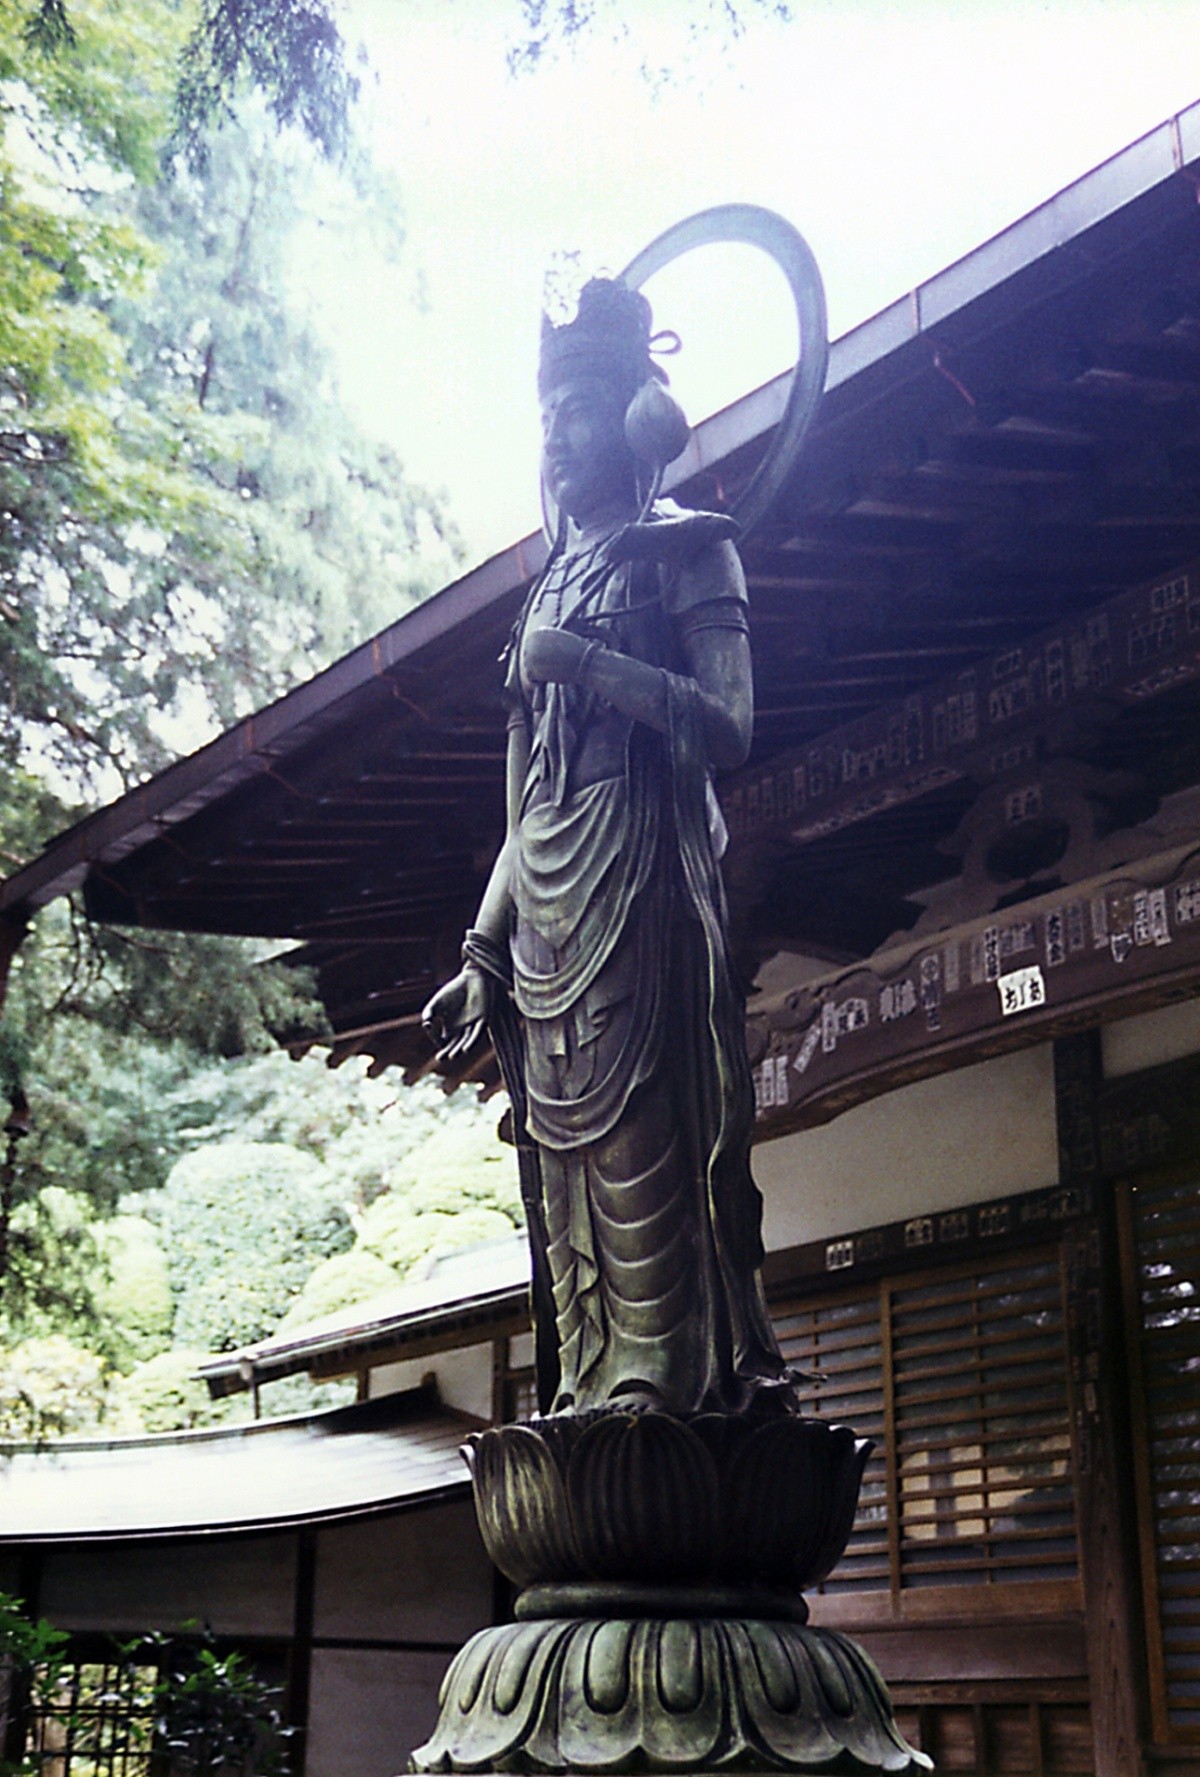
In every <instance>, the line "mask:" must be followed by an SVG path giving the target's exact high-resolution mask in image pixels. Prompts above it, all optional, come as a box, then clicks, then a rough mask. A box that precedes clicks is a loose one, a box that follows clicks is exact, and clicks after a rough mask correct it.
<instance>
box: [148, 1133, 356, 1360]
mask: <svg viewBox="0 0 1200 1777" xmlns="http://www.w3.org/2000/svg"><path fill="white" fill-rule="evenodd" d="M331 1186H332V1181H331V1180H330V1178H329V1176H328V1174H327V1172H326V1171H325V1168H324V1167H323V1166H322V1165H321V1163H320V1161H319V1160H316V1159H315V1158H313V1156H311V1155H309V1154H302V1153H301V1152H300V1151H299V1149H297V1148H292V1147H288V1146H287V1145H286V1144H285V1143H283V1142H220V1143H215V1144H213V1145H212V1146H209V1147H203V1148H197V1149H196V1150H195V1152H193V1153H191V1154H188V1155H186V1156H185V1157H184V1159H182V1160H179V1161H177V1162H176V1164H175V1166H174V1167H173V1168H172V1170H171V1175H170V1177H169V1178H168V1180H167V1183H166V1188H165V1190H164V1192H163V1199H162V1206H161V1224H162V1229H163V1237H164V1242H165V1244H166V1248H167V1254H168V1262H169V1267H170V1282H171V1293H172V1296H173V1297H174V1300H175V1323H174V1324H175V1337H176V1339H177V1341H178V1342H179V1343H180V1344H181V1345H187V1346H195V1347H198V1348H199V1349H201V1350H204V1351H227V1350H229V1349H231V1348H232V1347H233V1346H236V1345H246V1344H249V1343H251V1342H252V1341H253V1340H255V1339H261V1338H262V1337H263V1335H264V1334H266V1333H268V1332H270V1331H271V1329H272V1328H273V1327H274V1326H275V1325H276V1324H277V1323H278V1321H279V1320H280V1319H281V1317H282V1316H283V1315H284V1314H285V1313H286V1312H287V1309H288V1307H289V1305H290V1303H291V1301H292V1298H293V1297H294V1296H296V1295H297V1294H298V1293H299V1291H300V1289H301V1287H302V1285H303V1283H304V1280H305V1278H306V1277H307V1276H308V1274H309V1272H310V1271H311V1270H312V1268H313V1266H314V1264H316V1262H317V1261H318V1260H319V1259H323V1258H328V1257H329V1256H330V1255H331V1254H333V1253H336V1252H339V1251H344V1250H345V1248H346V1247H348V1246H349V1245H350V1243H351V1240H352V1239H353V1233H352V1230H351V1228H350V1222H349V1218H348V1216H347V1214H346V1212H345V1210H344V1209H343V1208H342V1207H341V1205H340V1204H338V1203H337V1202H336V1201H335V1200H334V1196H333V1191H332V1188H331Z"/></svg>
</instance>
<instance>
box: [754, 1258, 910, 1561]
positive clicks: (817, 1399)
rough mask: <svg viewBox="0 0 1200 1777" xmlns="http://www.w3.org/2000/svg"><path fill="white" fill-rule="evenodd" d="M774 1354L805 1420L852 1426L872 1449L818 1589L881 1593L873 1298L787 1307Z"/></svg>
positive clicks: (878, 1339)
mask: <svg viewBox="0 0 1200 1777" xmlns="http://www.w3.org/2000/svg"><path fill="white" fill-rule="evenodd" d="M775 1331H776V1333H777V1334H778V1336H779V1343H780V1347H781V1349H782V1351H783V1354H784V1356H785V1357H786V1358H787V1361H788V1363H789V1364H791V1365H792V1366H793V1367H794V1368H795V1369H796V1370H797V1371H800V1372H802V1373H803V1374H804V1375H806V1376H807V1377H808V1378H809V1380H808V1381H806V1382H802V1383H801V1402H802V1405H803V1407H804V1411H805V1412H806V1413H819V1414H820V1415H821V1417H822V1418H823V1419H830V1420H834V1421H835V1422H837V1423H838V1424H841V1425H851V1426H853V1427H854V1430H855V1431H856V1432H857V1433H858V1435H859V1436H860V1437H863V1438H874V1440H875V1449H874V1450H873V1451H872V1453H871V1458H870V1461H869V1462H868V1463H867V1468H866V1473H865V1474H864V1475H863V1483H862V1491H861V1492H860V1494H859V1497H858V1516H857V1518H856V1519H855V1520H854V1530H853V1532H852V1533H851V1537H850V1542H849V1546H848V1547H847V1550H846V1553H845V1555H844V1556H843V1557H842V1560H841V1562H840V1564H839V1566H838V1569H837V1572H836V1574H835V1575H834V1576H833V1577H832V1578H831V1579H830V1580H829V1581H827V1582H826V1585H825V1587H823V1588H822V1590H830V1591H840V1592H849V1591H871V1592H876V1591H879V1590H880V1589H881V1588H882V1589H883V1590H885V1591H886V1590H887V1587H888V1584H889V1579H890V1564H889V1557H888V1528H887V1518H888V1509H887V1462H886V1457H885V1454H884V1396H883V1385H884V1364H883V1332H882V1326H881V1322H880V1303H879V1292H878V1290H873V1291H871V1292H869V1293H866V1294H864V1293H861V1292H857V1293H854V1294H850V1295H847V1296H844V1297H842V1298H840V1299H837V1298H835V1299H833V1300H830V1299H827V1298H825V1299H822V1300H820V1301H815V1302H811V1303H794V1304H792V1305H790V1306H789V1307H787V1308H784V1309H781V1310H780V1311H779V1312H778V1313H777V1314H776V1316H775Z"/></svg>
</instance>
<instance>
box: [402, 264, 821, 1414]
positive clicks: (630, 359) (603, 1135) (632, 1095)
mask: <svg viewBox="0 0 1200 1777" xmlns="http://www.w3.org/2000/svg"><path fill="white" fill-rule="evenodd" d="M665 380H666V379H665V376H664V373H663V372H662V370H661V369H660V368H659V365H658V363H657V361H656V359H655V357H654V356H653V355H652V352H651V319H650V308H649V304H648V303H647V302H646V299H645V298H644V296H642V295H641V293H640V292H638V291H635V290H632V289H630V288H629V287H628V286H627V285H626V284H625V283H623V282H621V281H619V280H612V281H609V280H603V279H597V280H593V281H592V282H591V283H589V284H588V285H587V286H586V287H585V289H584V290H583V293H582V296H581V298H580V302H579V311H578V315H577V317H576V319H575V320H573V321H572V322H570V323H569V324H566V325H563V326H558V327H553V326H550V325H549V324H548V323H547V324H545V325H544V328H543V336H542V349H541V362H540V369H539V393H540V396H541V410H542V428H543V441H544V442H543V477H544V483H545V487H546V490H547V492H548V494H549V496H550V498H551V499H552V501H553V502H554V504H555V505H556V506H557V509H558V514H559V523H558V531H557V537H556V540H555V544H554V547H553V549H552V551H551V554H550V558H549V560H548V562H547V565H546V567H545V569H544V570H543V572H542V573H541V575H540V576H539V577H538V579H537V580H536V582H535V583H534V586H533V588H532V590H531V591H530V593H529V596H528V599H527V601H526V604H525V608H524V610H523V612H522V614H521V617H520V619H519V621H518V623H517V625H516V627H515V629H514V631H513V636H512V642H511V646H510V648H509V651H508V656H507V678H506V683H505V693H506V699H507V703H508V709H509V730H508V737H509V738H508V836H507V839H506V841H505V844H504V847H503V849H502V850H501V852H500V855H499V857H498V858H497V860H496V864H495V867H494V869H493V871H492V875H491V880H490V882H489V883H488V887H487V890H486V892H485V894H484V897H483V901H482V904H481V906H480V909H479V913H478V916H477V919H476V922H475V926H474V928H473V930H471V931H470V932H469V933H468V934H467V939H466V942H465V944H464V962H463V968H462V971H461V973H460V974H459V975H457V976H456V977H455V979H454V980H453V981H451V982H450V983H448V985H447V986H445V987H443V988H442V989H441V991H440V992H439V993H438V994H436V995H435V996H434V998H433V999H432V1000H431V1001H430V1003H429V1006H428V1007H427V1008H426V1020H427V1022H428V1023H429V1024H430V1025H431V1026H432V1027H433V1028H434V1029H436V1030H440V1032H441V1035H442V1040H443V1041H444V1042H446V1043H447V1049H446V1051H445V1053H447V1054H450V1055H453V1054H455V1053H458V1052H461V1051H462V1050H463V1049H465V1047H467V1046H468V1045H469V1044H471V1043H472V1042H474V1041H475V1040H476V1039H477V1037H478V1035H479V1032H480V1028H481V1025H482V1023H483V1021H484V1020H485V1019H488V1020H490V1022H491V1024H492V1028H493V1036H494V1038H495V1040H496V1046H497V1050H498V1054H499V1057H500V1061H501V1066H502V1069H503V1072H504V1075H505V1081H506V1084H507V1085H508V1087H509V1090H510V1093H511V1095H512V1097H513V1101H514V1106H515V1109H516V1121H517V1123H518V1129H519V1139H524V1137H525V1136H526V1134H527V1136H528V1140H529V1143H531V1144H532V1145H531V1146H530V1145H528V1143H527V1144H526V1146H525V1152H524V1155H523V1171H524V1175H525V1183H526V1200H527V1207H528V1208H529V1211H530V1233H531V1239H532V1242H533V1247H534V1277H535V1308H536V1311H537V1320H538V1328H539V1353H538V1358H539V1396H540V1402H541V1405H542V1409H543V1411H546V1410H553V1411H555V1412H562V1411H567V1410H573V1411H575V1412H579V1411H583V1410H586V1409H590V1408H596V1407H604V1406H611V1405H630V1404H638V1403H640V1404H645V1405H649V1406H654V1407H661V1408H665V1409H667V1410H670V1411H674V1412H685V1413H686V1412H696V1411H700V1410H713V1409H715V1410H723V1411H738V1410H741V1409H744V1408H746V1407H747V1406H749V1405H750V1404H751V1403H752V1402H754V1403H759V1404H766V1403H768V1402H769V1403H770V1404H771V1405H772V1406H774V1407H776V1408H778V1409H782V1410H791V1409H793V1407H794V1397H793V1393H792V1389H791V1386H790V1383H789V1380H788V1376H787V1372H786V1368H785V1365H784V1363H783V1359H782V1358H781V1356H780V1353H779V1348H778V1345H777V1343H776V1340H775V1337H774V1333H773V1331H772V1328H771V1324H770V1320H769V1318H768V1315H767V1311H766V1305H765V1302H764V1299H763V1293H762V1288H761V1285H760V1282H759V1276H758V1268H759V1265H760V1263H761V1259H762V1241H761V1233H760V1224H761V1218H762V1205H761V1199H760V1197H759V1193H758V1190H757V1188H756V1186H755V1184H754V1181H753V1178H752V1177H751V1173H750V1165H749V1148H750V1137H751V1130H752V1124H753V1114H754V1099H753V1092H752V1086H751V1079H750V1070H749V1064H748V1061H747V1057H746V1048H745V1025H744V1005H743V1000H742V996H741V994H740V992H739V990H738V986H737V983H736V981H735V979H734V974H733V971H732V968H731V965H730V957H729V949H728V943H727V935H726V918H725V901H724V894H723V889H722V883H721V877H720V869H719V859H720V855H721V851H722V849H723V845H724V829H723V824H722V821H721V816H720V811H719V809H718V806H717V801H716V797H715V795H714V793H713V788H712V778H713V773H714V771H717V770H722V769H729V768H731V767H736V766H738V765H741V764H742V763H744V761H745V759H746V756H747V753H748V750H749V746H750V738H751V729H752V724H753V688H752V679H751V663H750V646H749V637H748V634H747V623H746V589H745V582H744V579H743V576H742V570H741V564H740V562H739V560H738V556H737V552H736V550H735V548H734V545H733V541H732V538H733V536H734V534H735V532H736V529H737V527H736V524H735V523H734V522H733V521H732V520H730V519H728V518H724V517H721V516H718V515H716V514H711V513H695V512H681V511H679V510H678V509H673V508H671V507H670V506H669V505H667V504H665V503H663V502H658V501H652V500H651V499H649V498H647V495H646V489H645V488H644V487H643V486H642V485H641V484H642V482H643V481H644V480H645V479H646V477H647V476H648V475H649V476H653V472H654V468H655V467H658V466H661V462H662V458H663V456H664V454H668V455H669V456H674V455H675V454H677V452H678V450H679V449H680V447H681V445H682V443H683V442H685V441H686V439H687V436H688V433H687V425H686V422H685V421H684V420H683V418H682V415H681V414H679V411H678V409H677V408H676V407H675V405H674V402H673V401H672V399H671V397H670V396H669V395H668V394H667V393H666V391H665V388H664V383H665ZM635 444H636V445H638V446H639V447H640V450H641V452H642V453H643V454H641V455H640V456H639V454H637V453H636V452H635V449H634V448H633V446H634V445H635ZM656 447H657V449H656ZM655 457H657V463H656V462H655ZM510 994H511V1003H512V1004H513V1005H514V1006H515V1009H516V1011H517V1013H518V1014H519V1019H520V1035H519V1038H518V1037H516V1036H515V1033H513V1032H512V1031H511V1029H509V1030H507V1031H506V1030H505V1028H504V1025H505V1012H506V1011H507V996H509V995H510ZM522 1126H523V1127H522ZM548 1322H549V1323H551V1324H550V1325H547V1323H548Z"/></svg>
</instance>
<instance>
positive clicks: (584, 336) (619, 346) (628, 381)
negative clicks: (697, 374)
mask: <svg viewBox="0 0 1200 1777" xmlns="http://www.w3.org/2000/svg"><path fill="white" fill-rule="evenodd" d="M650 328H651V319H650V304H649V303H648V302H647V301H646V298H645V297H644V296H643V295H642V293H641V291H640V290H631V289H630V288H629V286H628V284H623V283H622V282H621V281H620V279H618V278H592V279H591V280H590V282H588V283H587V284H585V285H584V287H583V289H582V291H581V292H580V296H579V308H578V312H577V313H576V316H575V319H574V320H573V321H567V322H565V323H564V324H563V325H562V326H561V327H556V326H555V325H554V324H553V322H552V321H551V320H550V318H549V316H548V315H543V316H542V341H541V353H540V356H539V360H538V393H539V394H542V395H544V394H545V393H546V391H547V390H548V389H552V388H553V387H554V386H555V385H556V384H557V383H561V382H563V381H564V380H566V379H567V378H570V377H573V376H596V377H600V378H602V379H603V380H604V381H605V382H610V383H612V385H613V387H614V389H615V390H616V391H617V392H619V393H620V395H621V396H622V397H623V399H624V400H625V401H629V400H631V399H632V397H633V395H634V394H635V392H636V391H637V390H638V389H639V388H640V387H641V386H642V384H643V383H644V382H645V381H646V379H647V377H651V376H657V377H659V378H662V372H661V371H660V370H659V368H658V366H657V365H656V364H655V363H654V362H653V360H652V358H651V356H650Z"/></svg>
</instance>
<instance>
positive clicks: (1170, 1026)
mask: <svg viewBox="0 0 1200 1777" xmlns="http://www.w3.org/2000/svg"><path fill="white" fill-rule="evenodd" d="M1100 1047H1101V1054H1102V1055H1103V1057H1104V1077H1105V1079H1106V1080H1116V1079H1119V1078H1120V1076H1121V1075H1122V1074H1136V1073H1140V1072H1141V1070H1142V1068H1144V1067H1161V1066H1162V1064H1163V1062H1164V1061H1180V1060H1182V1058H1183V1057H1184V1056H1185V1055H1195V1054H1196V1053H1197V1052H1200V999H1194V1000H1182V1001H1180V1003H1179V1004H1178V1005H1177V1006H1160V1007H1159V1009H1158V1011H1157V1012H1141V1013H1139V1014H1138V1015H1137V1016H1136V1017H1134V1018H1119V1019H1117V1021H1116V1023H1115V1024H1106V1025H1104V1026H1102V1028H1101V1031H1100Z"/></svg>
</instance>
